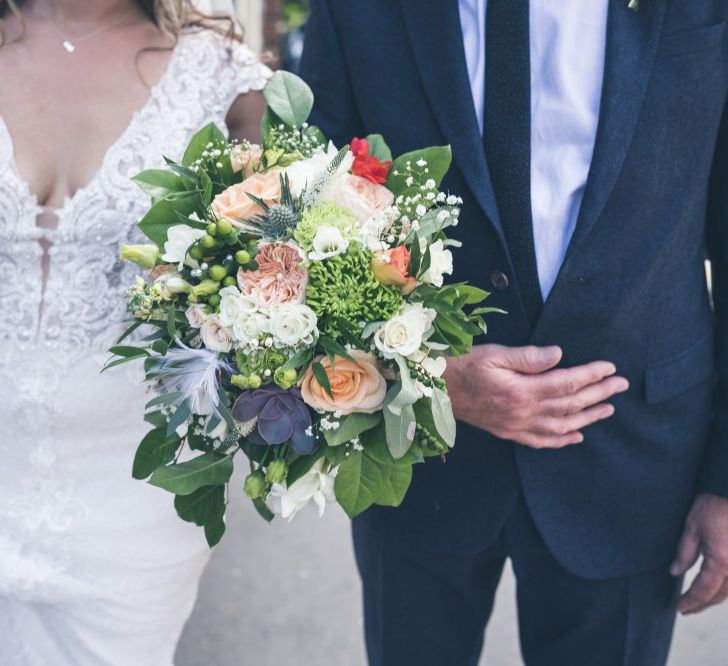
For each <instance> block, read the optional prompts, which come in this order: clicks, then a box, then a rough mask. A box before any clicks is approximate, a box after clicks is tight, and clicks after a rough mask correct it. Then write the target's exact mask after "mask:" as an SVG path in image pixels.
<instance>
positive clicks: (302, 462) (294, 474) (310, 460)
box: [286, 447, 324, 488]
mask: <svg viewBox="0 0 728 666" xmlns="http://www.w3.org/2000/svg"><path fill="white" fill-rule="evenodd" d="M323 455H324V451H323V449H322V448H321V447H319V448H318V449H317V450H316V451H314V452H313V453H312V454H311V455H308V456H299V457H298V458H296V459H295V460H294V461H293V462H292V463H291V464H290V465H288V474H287V475H286V484H287V485H288V487H289V488H290V487H291V486H292V485H293V484H294V483H296V481H298V479H300V478H301V477H302V476H305V474H306V473H307V472H308V471H309V470H310V469H311V468H312V467H313V466H314V465H315V464H316V462H317V461H318V460H319V459H320V458H321V457H322V456H323Z"/></svg>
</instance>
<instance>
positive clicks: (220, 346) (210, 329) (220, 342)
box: [200, 314, 233, 353]
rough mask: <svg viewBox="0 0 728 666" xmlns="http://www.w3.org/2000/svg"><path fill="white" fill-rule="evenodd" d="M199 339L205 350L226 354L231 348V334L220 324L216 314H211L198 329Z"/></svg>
mask: <svg viewBox="0 0 728 666" xmlns="http://www.w3.org/2000/svg"><path fill="white" fill-rule="evenodd" d="M200 337H201V338H202V342H203V344H204V345H205V347H207V349H209V350H211V351H215V352H221V353H227V352H229V351H230V350H231V349H232V348H233V336H232V332H231V331H230V329H229V328H227V327H226V326H223V325H222V323H221V322H220V318H219V317H218V316H217V315H216V314H211V315H210V316H209V317H208V318H207V319H205V322H204V323H203V324H202V326H201V327H200Z"/></svg>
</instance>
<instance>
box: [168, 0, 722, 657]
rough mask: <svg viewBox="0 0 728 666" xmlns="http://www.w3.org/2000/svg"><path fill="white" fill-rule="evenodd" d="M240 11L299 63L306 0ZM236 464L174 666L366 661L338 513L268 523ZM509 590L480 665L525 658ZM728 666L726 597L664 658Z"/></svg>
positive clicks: (281, 56) (261, 37)
mask: <svg viewBox="0 0 728 666" xmlns="http://www.w3.org/2000/svg"><path fill="white" fill-rule="evenodd" d="M342 1H351V0H342ZM392 1H394V0H392ZM237 11H238V15H239V18H240V20H241V22H242V23H243V25H244V26H245V30H246V39H247V41H248V43H249V45H250V46H251V48H252V49H253V50H255V51H256V52H259V53H263V52H265V53H267V54H268V55H269V57H270V58H271V60H272V62H273V63H274V64H275V66H277V67H283V68H285V69H289V70H291V71H296V69H297V67H298V62H299V59H300V56H301V51H302V50H303V39H304V27H305V22H306V17H307V14H308V0H239V1H238V2H237ZM242 472H243V470H238V473H239V477H238V478H237V479H236V480H234V482H233V484H232V487H233V488H235V487H237V488H240V493H239V495H237V496H235V495H233V497H232V500H231V504H230V507H229V509H228V533H227V534H226V535H225V537H224V538H223V540H222V543H221V545H220V546H218V547H217V548H216V549H215V552H214V554H213V556H212V560H211V563H210V566H209V567H208V569H207V572H206V573H205V575H204V576H203V578H202V582H201V585H200V595H199V599H198V603H197V606H196V608H195V610H194V612H193V615H192V618H191V620H190V622H189V623H188V625H187V628H186V630H185V632H184V634H183V636H182V640H181V642H180V645H179V648H178V651H177V658H176V661H175V663H176V665H177V666H209V665H211V664H213V665H214V666H273V665H275V664H292V665H294V666H365V664H366V658H365V653H364V643H363V638H362V613H361V601H360V592H361V590H360V586H359V578H358V575H357V572H356V566H355V563H354V557H353V553H352V548H351V540H350V534H349V521H348V519H347V518H346V516H345V515H344V513H343V511H341V510H340V509H339V508H338V507H335V506H331V507H329V509H328V511H327V513H326V515H325V516H324V517H323V519H319V517H318V515H317V514H316V513H315V512H313V511H305V512H302V513H301V514H299V515H298V516H297V517H296V519H295V521H294V522H293V523H292V524H288V523H285V522H283V521H280V520H276V521H274V523H273V524H270V525H269V524H267V523H265V522H264V521H263V520H262V519H261V518H260V517H259V516H258V515H257V513H255V511H254V510H253V509H252V506H251V505H250V503H249V502H248V501H247V500H246V498H245V497H244V496H243V493H242V483H243V473H242ZM514 597H515V583H514V580H513V576H512V574H511V572H510V570H506V572H505V574H504V576H503V580H502V582H501V585H500V588H499V593H498V600H497V603H496V610H495V613H494V616H493V619H492V620H491V623H490V626H489V628H488V632H487V637H486V648H485V651H484V654H483V659H482V660H481V666H485V665H486V664H487V665H488V666H518V664H520V663H521V661H520V656H519V650H518V630H517V616H516V609H515V602H514ZM726 664H728V604H724V605H723V606H721V607H719V608H716V609H713V610H709V611H707V612H705V613H703V614H701V615H699V616H697V617H690V618H681V619H680V620H679V621H678V625H677V632H676V638H675V645H674V649H673V654H672V659H671V661H670V666H726ZM400 666H417V665H416V664H401V665H400ZM443 666H449V665H447V664H443ZM564 666H586V665H582V664H578V665H577V664H573V665H572V664H564Z"/></svg>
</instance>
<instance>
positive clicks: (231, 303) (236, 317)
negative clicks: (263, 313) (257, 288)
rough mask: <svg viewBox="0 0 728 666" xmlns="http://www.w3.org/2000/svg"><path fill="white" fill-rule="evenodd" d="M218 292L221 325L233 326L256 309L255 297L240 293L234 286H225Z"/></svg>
mask: <svg viewBox="0 0 728 666" xmlns="http://www.w3.org/2000/svg"><path fill="white" fill-rule="evenodd" d="M219 293H220V323H222V325H223V326H227V327H228V328H229V327H231V326H235V324H236V323H238V322H239V321H241V320H242V319H245V318H247V317H249V316H250V315H251V314H252V313H253V312H255V311H256V310H257V309H258V305H257V303H256V301H255V299H254V298H252V297H251V296H246V295H245V294H241V293H240V292H239V291H238V289H237V288H236V287H232V286H231V287H225V288H224V289H221V290H220V292H219Z"/></svg>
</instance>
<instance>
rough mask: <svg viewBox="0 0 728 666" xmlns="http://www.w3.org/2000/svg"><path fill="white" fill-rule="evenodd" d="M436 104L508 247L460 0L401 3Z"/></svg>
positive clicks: (468, 176)
mask: <svg viewBox="0 0 728 666" xmlns="http://www.w3.org/2000/svg"><path fill="white" fill-rule="evenodd" d="M401 3H402V9H403V12H404V17H405V21H406V23H407V31H408V34H409V39H410V44H411V46H412V51H413V53H414V56H415V60H416V61H417V67H418V68H419V72H420V76H421V78H422V81H423V83H424V86H425V89H426V90H427V95H428V97H429V101H430V105H431V107H432V109H433V110H434V112H435V115H436V117H437V120H438V123H439V125H440V128H441V130H442V132H443V134H444V136H445V138H446V140H447V141H448V142H449V143H450V145H451V146H452V149H453V156H454V161H455V162H456V164H457V165H458V167H459V169H460V171H461V172H462V173H463V175H464V177H465V179H466V180H467V182H468V185H469V186H470V189H471V190H472V192H473V194H474V196H475V198H476V199H477V201H478V203H479V204H480V207H481V208H482V209H483V212H484V213H485V214H486V216H487V217H488V219H489V220H490V222H491V223H492V224H493V226H494V227H495V229H496V231H497V233H498V235H499V237H500V239H501V241H502V243H503V246H504V247H505V246H506V243H505V238H504V236H503V228H502V226H501V221H500V217H499V215H498V209H497V206H496V201H495V193H494V191H493V185H492V183H491V180H490V175H489V172H488V164H487V162H486V159H485V152H484V150H483V140H482V137H481V135H480V128H479V126H478V119H477V116H476V113H475V107H474V105H473V95H472V91H471V89H470V79H469V77H468V69H467V62H466V60H465V48H464V46H463V39H462V31H461V27H460V15H459V11H458V3H457V1H456V0H401Z"/></svg>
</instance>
